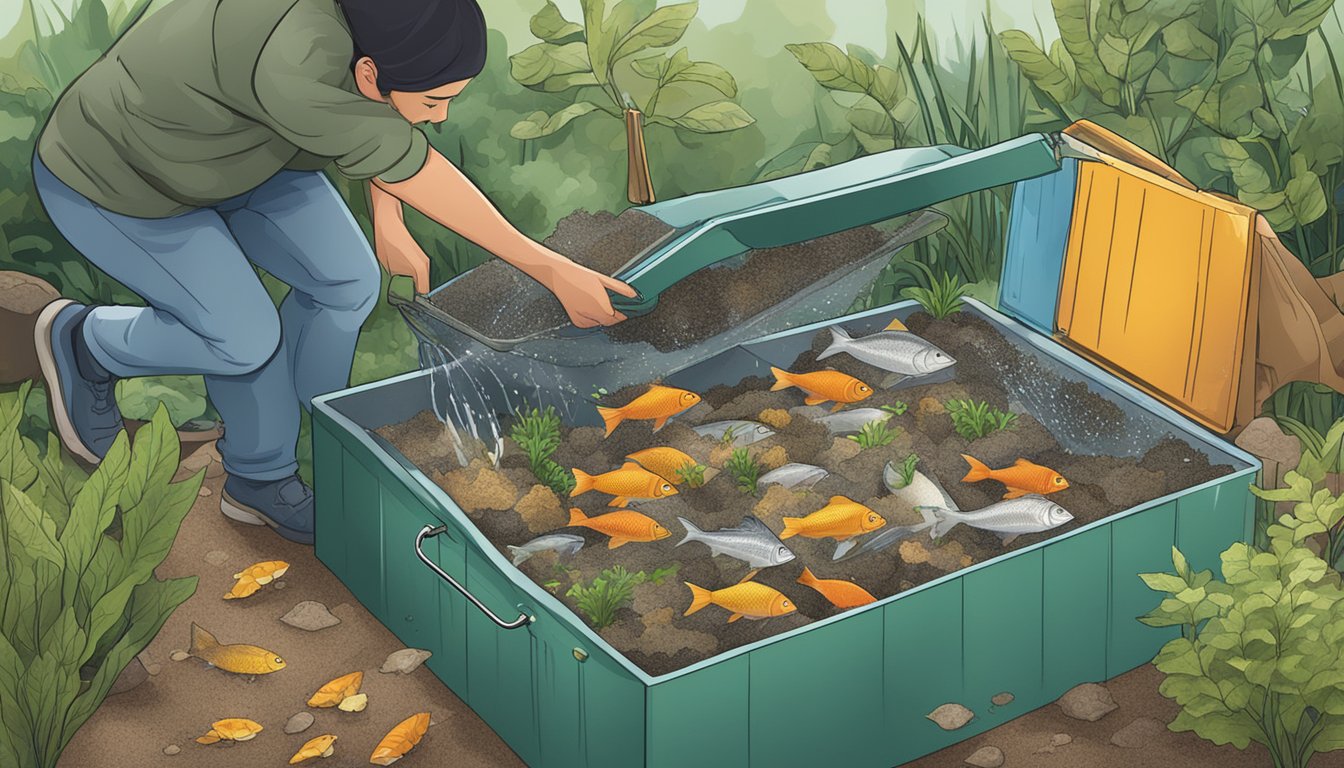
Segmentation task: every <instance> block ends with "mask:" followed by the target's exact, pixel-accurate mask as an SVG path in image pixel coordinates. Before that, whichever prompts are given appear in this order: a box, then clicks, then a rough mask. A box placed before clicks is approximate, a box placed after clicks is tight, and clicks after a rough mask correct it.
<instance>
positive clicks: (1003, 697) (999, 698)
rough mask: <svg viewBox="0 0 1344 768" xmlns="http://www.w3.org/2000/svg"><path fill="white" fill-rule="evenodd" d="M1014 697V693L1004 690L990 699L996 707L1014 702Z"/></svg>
mask: <svg viewBox="0 0 1344 768" xmlns="http://www.w3.org/2000/svg"><path fill="white" fill-rule="evenodd" d="M1013 698H1014V697H1013V694H1011V693H1009V692H1007V691H1004V692H1003V693H1000V694H997V695H995V696H994V698H992V699H990V700H989V703H991V704H993V705H994V706H996V707H1006V706H1008V705H1009V704H1012V703H1013Z"/></svg>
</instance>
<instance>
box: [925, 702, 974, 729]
mask: <svg viewBox="0 0 1344 768" xmlns="http://www.w3.org/2000/svg"><path fill="white" fill-rule="evenodd" d="M925 717H927V718H929V719H930V720H932V721H933V722H935V723H937V724H938V727H939V728H942V729H943V730H944V731H955V730H957V729H958V728H960V727H962V726H963V725H965V724H967V723H969V722H971V720H972V719H973V718H974V717H975V713H974V712H972V711H971V710H969V709H967V708H965V707H963V706H962V705H960V704H944V705H942V706H941V707H939V708H937V709H935V710H933V711H932V712H930V713H929V714H927V715H925Z"/></svg>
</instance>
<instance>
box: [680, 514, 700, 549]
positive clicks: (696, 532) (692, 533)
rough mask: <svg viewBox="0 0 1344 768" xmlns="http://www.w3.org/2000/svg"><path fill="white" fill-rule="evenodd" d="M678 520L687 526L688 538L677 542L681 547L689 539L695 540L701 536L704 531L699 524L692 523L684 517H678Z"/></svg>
mask: <svg viewBox="0 0 1344 768" xmlns="http://www.w3.org/2000/svg"><path fill="white" fill-rule="evenodd" d="M677 522H679V523H681V524H682V525H683V526H685V528H686V538H684V539H682V540H681V541H678V542H677V546H678V547H680V546H681V545H682V544H685V543H686V542H688V541H695V540H696V539H698V538H700V534H702V533H704V531H702V530H700V527H699V526H697V525H696V524H695V523H692V522H691V521H690V520H687V519H686V518H684V517H678V518H677Z"/></svg>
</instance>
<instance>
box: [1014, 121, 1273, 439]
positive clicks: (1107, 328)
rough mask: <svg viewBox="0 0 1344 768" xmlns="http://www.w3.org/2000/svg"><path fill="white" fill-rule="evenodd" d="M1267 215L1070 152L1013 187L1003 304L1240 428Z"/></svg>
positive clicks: (1125, 373)
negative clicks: (1260, 218) (1260, 227)
mask: <svg viewBox="0 0 1344 768" xmlns="http://www.w3.org/2000/svg"><path fill="white" fill-rule="evenodd" d="M1121 141H1123V140H1121ZM1255 218H1256V212H1255V210H1254V209H1252V208H1249V207H1247V206H1244V205H1241V204H1239V203H1236V202H1230V201H1228V200H1225V199H1222V198H1220V197H1216V196H1214V195H1211V194H1208V193H1205V192H1200V191H1198V190H1194V189H1191V188H1189V187H1187V186H1184V185H1181V184H1178V183H1175V182H1173V181H1172V180H1170V179H1168V178H1164V177H1163V176H1160V175H1158V174H1156V173H1152V172H1150V171H1148V170H1145V169H1143V168H1140V167H1138V166H1136V165H1131V164H1129V163H1126V162H1124V161H1121V160H1118V159H1115V158H1113V157H1108V156H1100V157H1099V158H1098V159H1097V160H1083V161H1077V160H1066V161H1065V162H1064V164H1063V166H1062V167H1061V169H1060V171H1059V172H1058V173H1055V174H1051V175H1050V176H1047V177H1042V178H1039V179H1033V180H1032V181H1029V182H1026V183H1024V184H1021V185H1019V186H1018V187H1017V189H1015V191H1014V199H1013V205H1012V213H1011V215H1010V220H1009V236H1008V245H1007V250H1006V252H1005V255H1004V267H1003V278H1002V281H1001V283H1000V306H1001V307H1002V308H1003V309H1005V310H1007V311H1008V312H1010V313H1012V314H1014V315H1015V316H1017V317H1019V318H1021V319H1023V320H1024V321H1025V322H1027V323H1028V324H1030V325H1032V326H1035V327H1036V328H1037V329H1039V330H1042V331H1044V332H1046V333H1053V334H1054V335H1055V336H1056V338H1058V339H1059V340H1060V341H1061V342H1062V343H1064V344H1065V345H1067V346H1069V347H1071V348H1073V349H1075V350H1076V351H1078V352H1079V353H1081V354H1083V355H1084V356H1085V357H1087V358H1089V359H1091V360H1092V361H1093V362H1095V363H1097V364H1098V365H1101V366H1102V367H1105V368H1107V369H1109V370H1110V371H1112V372H1113V373H1115V374H1117V375H1119V376H1121V377H1123V378H1125V379H1127V380H1129V381H1130V382H1132V383H1134V384H1135V385H1137V386H1139V387H1140V388H1142V389H1144V390H1145V391H1147V392H1148V393H1149V394H1152V395H1154V396H1155V397H1157V398H1159V399H1161V400H1163V401H1165V402H1166V403H1168V404H1169V405H1171V406H1172V407H1173V408H1175V409H1176V410H1178V411H1180V412H1181V413H1183V414H1185V415H1186V416H1188V417H1189V418H1191V419H1193V420H1194V421H1196V422H1198V423H1200V424H1202V425H1204V426H1206V427H1209V428H1211V429H1213V430H1216V431H1218V432H1222V433H1225V432H1228V431H1230V430H1231V429H1232V428H1233V427H1234V425H1235V423H1236V421H1237V417H1238V413H1237V408H1238V405H1239V398H1238V394H1239V392H1240V391H1242V389H1243V387H1245V386H1249V385H1250V382H1249V380H1248V377H1249V376H1250V375H1251V374H1252V373H1253V372H1254V364H1253V358H1252V355H1253V353H1254V350H1253V349H1251V346H1252V345H1250V344H1248V343H1247V339H1248V338H1251V337H1252V333H1253V329H1252V328H1251V323H1253V322H1254V319H1255V316H1256V312H1257V302H1258V295H1259V291H1258V275H1259V267H1258V263H1257V256H1258V252H1257V243H1258V240H1257V238H1256V237H1255V224H1256V221H1255Z"/></svg>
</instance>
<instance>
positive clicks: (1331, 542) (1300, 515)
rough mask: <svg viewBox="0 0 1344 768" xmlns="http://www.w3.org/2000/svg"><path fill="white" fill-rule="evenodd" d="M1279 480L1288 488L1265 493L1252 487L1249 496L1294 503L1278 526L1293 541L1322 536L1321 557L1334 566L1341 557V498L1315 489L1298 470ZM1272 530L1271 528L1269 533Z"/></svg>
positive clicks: (1343, 535) (1343, 518)
mask: <svg viewBox="0 0 1344 768" xmlns="http://www.w3.org/2000/svg"><path fill="white" fill-rule="evenodd" d="M1283 481H1284V483H1286V484H1287V486H1288V487H1286V488H1276V489H1273V490H1265V489H1263V488H1260V487H1257V486H1254V485H1252V486H1251V493H1253V494H1255V495H1256V496H1259V497H1260V498H1262V499H1264V500H1265V501H1269V502H1280V501H1288V502H1294V504H1293V513H1292V515H1284V516H1282V517H1281V518H1279V523H1278V526H1281V527H1283V528H1287V529H1288V530H1289V531H1291V533H1292V540H1293V541H1294V542H1302V541H1305V540H1306V539H1308V538H1311V537H1313V536H1324V537H1325V544H1324V547H1323V548H1322V550H1321V555H1322V556H1323V557H1324V558H1325V561H1326V562H1327V563H1330V564H1331V565H1332V566H1334V565H1337V564H1338V563H1339V561H1340V558H1341V557H1344V496H1335V495H1334V494H1332V493H1331V492H1330V491H1329V489H1327V488H1316V487H1315V486H1314V484H1313V483H1312V481H1311V479H1310V478H1308V477H1306V476H1305V475H1303V474H1301V472H1300V471H1298V470H1290V471H1289V472H1288V474H1286V475H1284V477H1283ZM1275 527H1276V526H1273V525H1271V526H1270V530H1271V531H1273V529H1274V528H1275Z"/></svg>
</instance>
